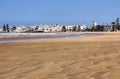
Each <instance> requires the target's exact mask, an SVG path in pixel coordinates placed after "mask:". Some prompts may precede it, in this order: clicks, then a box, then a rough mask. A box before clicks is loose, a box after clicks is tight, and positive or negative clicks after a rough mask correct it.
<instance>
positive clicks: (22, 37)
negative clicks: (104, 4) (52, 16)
mask: <svg viewBox="0 0 120 79" xmlns="http://www.w3.org/2000/svg"><path fill="white" fill-rule="evenodd" d="M28 34H29V33H27V34H26V35H25V34H22V33H20V34H18V35H16V36H15V35H13V36H12V35H5V36H3V37H2V38H0V44H6V43H13V42H29V41H37V40H38V41H39V40H52V39H60V38H61V39H62V38H63V39H64V38H68V39H69V38H83V37H91V36H101V35H104V33H56V34H52V35H51V34H48V33H47V34H43V35H42V34H40V35H34V34H31V35H29V36H28Z"/></svg>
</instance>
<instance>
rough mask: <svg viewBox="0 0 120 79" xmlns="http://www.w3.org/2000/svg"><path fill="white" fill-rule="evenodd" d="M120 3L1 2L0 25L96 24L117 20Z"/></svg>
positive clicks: (64, 0) (72, 0)
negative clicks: (95, 21)
mask: <svg viewBox="0 0 120 79" xmlns="http://www.w3.org/2000/svg"><path fill="white" fill-rule="evenodd" d="M119 3H120V1H119V0H100V1H98V0H90V1H88V0H59V1H57V0H51V1H48V0H30V1H24V0H19V1H18V0H0V26H2V25H3V24H10V25H14V24H15V25H35V24H55V23H59V24H87V25H92V22H93V20H94V19H96V20H97V22H98V24H103V23H111V22H112V21H115V20H116V18H119V16H120V14H119V12H120V10H119V7H120V5H119Z"/></svg>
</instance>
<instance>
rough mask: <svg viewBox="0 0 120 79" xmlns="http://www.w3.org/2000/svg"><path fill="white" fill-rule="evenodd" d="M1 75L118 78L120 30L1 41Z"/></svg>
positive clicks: (1, 78)
mask: <svg viewBox="0 0 120 79" xmlns="http://www.w3.org/2000/svg"><path fill="white" fill-rule="evenodd" d="M0 79H120V33H109V34H107V35H104V36H96V37H95V36H94V37H84V38H74V39H54V40H45V41H33V42H24V43H10V44H1V45H0Z"/></svg>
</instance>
